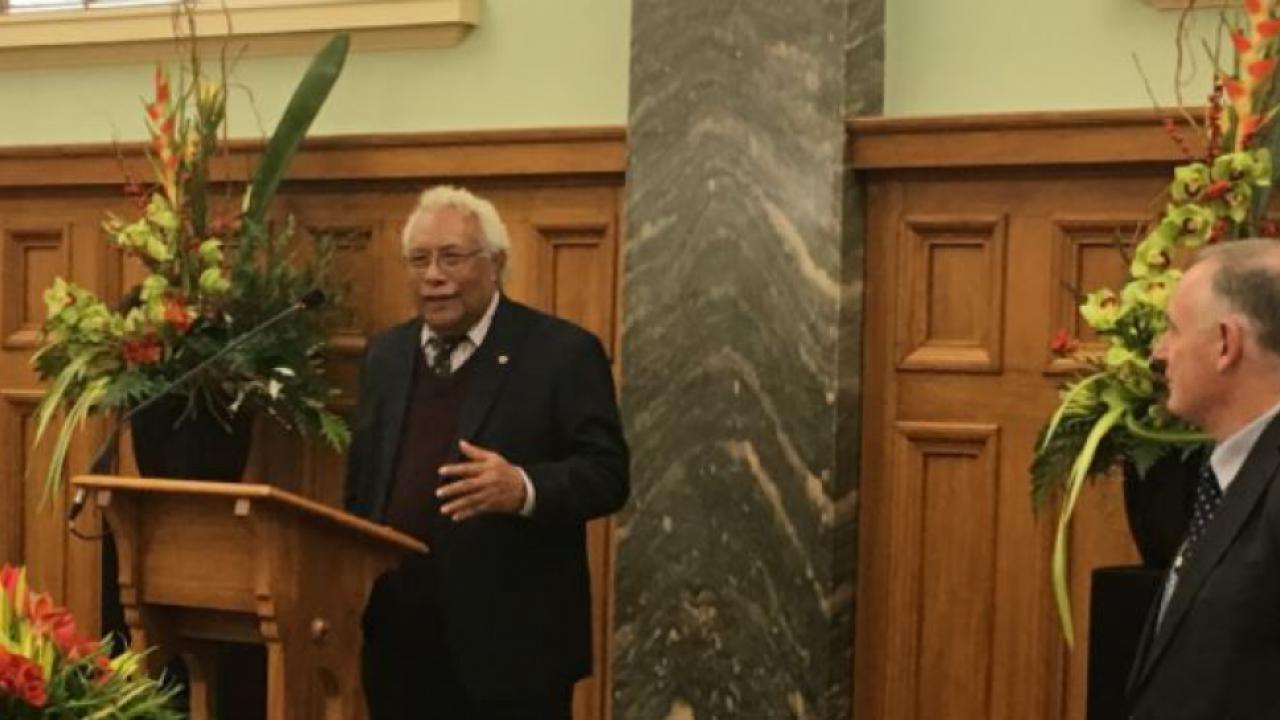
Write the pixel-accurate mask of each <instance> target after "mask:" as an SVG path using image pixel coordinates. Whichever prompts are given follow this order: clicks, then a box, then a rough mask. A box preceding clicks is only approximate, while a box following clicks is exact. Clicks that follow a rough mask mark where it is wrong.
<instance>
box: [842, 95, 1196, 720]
mask: <svg viewBox="0 0 1280 720" xmlns="http://www.w3.org/2000/svg"><path fill="white" fill-rule="evenodd" d="M1160 120H1161V118H1160V117H1159V116H1157V115H1153V114H1145V115H1143V116H1140V115H1139V114H1134V113H1120V114H1115V115H1112V114H1093V115H1081V116H1062V115H1058V114H1045V115H1039V116H1018V117H1013V118H955V119H924V120H911V121H893V120H885V119H877V120H871V121H862V120H858V121H854V122H853V123H851V133H852V135H851V143H850V158H851V161H852V162H853V164H854V167H855V169H857V170H860V171H862V173H863V177H864V179H865V181H866V184H867V199H868V215H869V216H868V221H867V227H868V243H867V249H866V262H867V268H866V277H867V281H866V286H865V292H866V312H865V323H866V325H865V328H866V330H865V340H864V348H865V357H864V374H863V383H862V387H863V392H864V393H865V394H864V403H863V422H864V436H863V453H864V455H863V465H862V483H861V486H860V500H861V503H862V512H861V516H860V517H861V525H860V543H859V546H860V557H859V561H858V568H857V571H858V572H857V575H858V580H859V586H858V603H857V609H858V617H857V621H856V622H857V630H856V635H855V637H856V643H857V647H856V652H855V657H856V667H855V681H854V704H855V716H856V717H874V718H879V719H883V720H916V719H917V718H920V719H923V718H931V717H937V716H944V717H951V716H955V717H962V716H963V717H984V718H991V719H992V720H995V719H1000V720H1023V719H1024V718H1028V717H1035V718H1044V719H1046V720H1082V718H1083V717H1084V702H1085V677H1086V666H1085V659H1086V656H1087V651H1088V644H1087V632H1088V627H1087V625H1088V623H1087V619H1088V618H1087V613H1088V607H1087V599H1088V592H1089V578H1090V573H1091V572H1092V569H1093V568H1095V567H1097V566H1100V565H1108V564H1128V563H1132V562H1133V560H1134V559H1135V557H1136V556H1135V553H1134V550H1133V548H1132V546H1131V544H1130V541H1129V540H1128V533H1127V529H1126V528H1125V526H1124V519H1123V511H1122V509H1121V507H1120V503H1119V500H1120V498H1119V489H1118V487H1117V485H1115V484H1109V483H1106V482H1102V483H1098V484H1095V485H1092V486H1091V487H1090V488H1089V489H1088V491H1087V492H1086V493H1085V494H1084V495H1083V496H1082V497H1081V504H1080V506H1079V509H1078V511H1077V514H1076V523H1075V525H1074V526H1073V530H1072V534H1071V566H1070V570H1069V572H1070V574H1071V578H1072V591H1073V592H1072V594H1073V598H1074V600H1075V611H1076V622H1077V645H1076V650H1075V651H1074V652H1068V651H1067V649H1066V646H1065V644H1064V643H1063V641H1062V639H1061V636H1060V630H1059V628H1058V625H1057V621H1056V617H1055V615H1054V610H1053V603H1052V598H1051V593H1050V588H1049V582H1048V577H1049V555H1050V547H1051V543H1052V531H1053V525H1054V522H1055V519H1056V518H1055V514H1054V512H1053V509H1052V508H1051V509H1050V510H1049V512H1046V513H1043V514H1040V515H1033V514H1032V512H1031V508H1030V502H1029V478H1028V472H1027V470H1028V467H1029V464H1030V460H1031V456H1032V452H1033V448H1034V443H1035V438H1036V433H1037V431H1038V430H1039V428H1040V426H1041V424H1042V423H1043V422H1044V420H1045V418H1046V417H1047V416H1048V413H1049V412H1050V411H1051V409H1052V408H1053V405H1054V403H1055V401H1056V398H1057V387H1058V385H1059V384H1060V383H1061V382H1063V381H1064V380H1065V379H1066V378H1067V377H1068V376H1067V375H1066V374H1065V373H1067V372H1068V371H1069V370H1071V368H1069V367H1067V366H1065V365H1057V364H1055V363H1053V362H1052V359H1051V355H1050V353H1049V350H1048V344H1049V341H1050V339H1051V338H1052V336H1053V333H1054V331H1055V330H1056V329H1057V328H1058V327H1062V326H1066V327H1068V328H1069V329H1073V330H1076V331H1078V330H1079V325H1078V323H1077V322H1076V321H1075V319H1074V314H1075V300H1074V298H1073V297H1072V296H1071V293H1070V291H1068V290H1066V289H1065V288H1064V283H1065V284H1074V285H1083V286H1086V287H1085V288H1084V289H1093V288H1094V287H1096V286H1101V285H1107V284H1112V283H1114V282H1115V281H1116V280H1117V279H1119V278H1120V277H1122V276H1123V272H1124V260H1123V257H1122V256H1121V255H1120V253H1117V252H1115V250H1114V248H1113V247H1112V245H1113V237H1114V236H1115V235H1117V234H1119V235H1120V236H1122V237H1123V238H1125V239H1127V238H1128V237H1132V236H1134V235H1135V234H1136V233H1137V231H1138V229H1139V228H1140V227H1141V226H1142V225H1143V224H1144V223H1145V221H1146V219H1147V218H1149V217H1150V216H1151V212H1152V208H1153V207H1154V206H1153V205H1152V200H1153V198H1158V197H1159V192H1160V190H1161V188H1163V187H1165V186H1166V185H1167V183H1168V177H1169V175H1168V173H1169V168H1170V163H1171V162H1172V161H1174V160H1176V159H1177V157H1178V156H1177V153H1176V149H1175V148H1172V147H1169V148H1167V149H1165V148H1163V146H1162V145H1158V144H1155V143H1152V142H1150V141H1149V140H1150V137H1147V138H1146V139H1143V136H1144V133H1149V134H1151V135H1153V136H1155V137H1157V138H1159V140H1160V142H1164V135H1163V133H1162V132H1161V130H1160V128H1159V124H1160ZM1050 140H1052V142H1050ZM957 146H965V147H961V148H959V149H957ZM1029 148H1034V151H1029V150H1028V149H1029ZM1112 153H1114V154H1112ZM982 217H985V218H988V221H987V225H989V224H990V220H989V219H990V218H1001V219H1003V222H1004V235H1005V238H1006V245H1005V248H1004V259H1003V264H1002V267H1001V269H1000V270H999V271H994V270H990V271H989V270H986V269H985V268H986V267H987V266H985V265H983V268H984V269H982V270H978V269H977V268H978V267H979V265H980V263H971V265H972V267H969V266H966V264H965V262H963V261H957V260H956V258H955V257H954V256H953V257H952V258H944V261H943V262H942V263H940V264H939V263H934V264H933V265H932V267H931V266H930V264H929V262H928V261H927V260H922V259H921V258H923V257H926V256H927V254H926V253H925V252H924V251H923V250H922V249H921V248H922V246H926V245H928V244H929V243H928V242H927V240H928V238H929V236H930V233H931V232H932V233H933V234H934V236H937V234H938V232H939V231H938V230H937V228H939V227H941V228H943V230H944V231H945V229H946V223H947V221H951V222H954V221H955V220H956V218H961V219H964V218H969V219H970V220H971V221H972V220H973V219H974V218H982ZM939 219H940V220H942V221H943V222H938V221H939ZM920 220H925V221H930V220H932V221H933V222H932V224H930V223H929V222H925V223H924V231H923V232H914V231H913V230H912V229H911V225H912V223H916V224H917V225H919V221H920ZM971 224H977V225H982V223H973V222H971ZM970 234H971V235H976V234H975V233H970ZM944 237H945V235H944ZM941 247H944V248H945V247H946V246H941ZM912 253H914V255H915V256H914V258H913V257H912ZM993 266H994V264H993ZM939 268H940V269H941V276H942V277H941V279H939ZM956 276H960V278H961V279H963V282H958V279H957V277H956ZM998 278H1002V281H1003V283H1004V296H1003V300H1002V302H1001V307H1000V308H996V307H995V305H994V304H989V303H982V304H981V309H979V310H977V311H976V312H978V313H981V314H983V315H985V317H984V319H983V320H973V321H969V320H967V319H966V318H969V317H973V315H972V314H970V315H964V314H956V313H955V312H954V309H953V308H951V307H949V306H947V304H946V302H945V301H941V302H942V303H943V309H944V310H945V312H948V313H952V314H951V315H949V316H944V317H946V318H947V319H946V320H945V322H942V323H935V324H934V325H932V326H930V325H929V324H928V323H927V322H925V323H923V324H916V325H914V326H913V325H912V322H913V321H914V318H913V317H911V316H910V314H911V313H912V312H913V311H914V312H916V313H917V314H916V316H915V317H919V309H921V308H924V309H926V311H927V309H928V308H930V306H933V307H937V306H938V305H939V302H940V301H938V300H936V299H934V298H945V297H948V296H954V297H957V298H960V299H962V300H963V299H965V298H964V296H963V293H964V292H965V291H967V292H969V293H970V294H972V295H975V296H982V297H984V298H986V297H988V295H987V293H988V292H989V290H990V281H991V280H992V279H998ZM965 312H971V311H969V310H965ZM1000 313H1003V330H1004V332H1003V342H1002V343H1001V344H1000V345H999V346H997V350H996V352H997V354H996V355H995V356H994V357H995V359H996V360H998V363H999V364H998V365H995V366H994V367H992V368H991V369H988V370H986V371H984V372H978V373H975V372H971V371H966V370H965V369H964V368H963V363H960V364H957V363H954V362H952V363H949V364H948V363H936V364H934V365H933V366H931V367H925V368H916V367H909V365H910V364H909V363H904V364H903V365H902V366H901V367H900V366H899V362H900V361H901V360H903V359H904V358H906V357H910V356H911V353H912V352H913V351H916V350H917V349H918V348H919V347H929V345H930V342H921V341H920V339H921V338H925V339H928V338H930V336H931V335H930V334H931V333H932V335H934V336H940V337H942V338H945V339H947V340H950V341H952V342H954V341H955V338H957V337H959V338H961V339H969V340H971V339H972V338H973V337H976V335H977V333H974V332H955V331H954V329H955V328H961V329H965V330H966V331H967V330H970V329H972V328H976V327H979V325H980V323H981V322H985V321H991V322H995V321H997V319H998V315H999V314H1000ZM926 314H927V313H926ZM957 318H960V319H957ZM921 327H923V328H924V330H923V331H921V330H920V329H919V328H921ZM931 327H933V328H938V327H943V328H948V329H949V330H948V332H935V331H934V330H931V329H930V328H931ZM904 331H906V332H905V333H904ZM912 331H914V332H915V335H912V334H911V332H912ZM904 334H905V336H906V337H907V338H909V339H914V340H915V342H914V343H912V342H907V343H901V344H900V343H899V342H898V341H899V340H900V339H901V338H902V337H903V335H904ZM1083 339H1084V340H1085V341H1086V342H1089V341H1090V338H1089V336H1088V335H1087V334H1084V337H1083ZM933 344H934V345H942V346H943V347H945V344H943V343H938V342H933ZM975 345H979V344H978V343H973V342H970V343H969V346H970V348H972V347H974V346H975ZM920 423H926V424H927V423H944V424H951V425H973V426H983V425H989V426H993V427H998V428H999V429H1000V431H999V452H998V453H996V455H995V459H994V461H993V464H992V465H991V466H990V468H991V469H989V471H988V472H989V475H988V476H987V478H986V479H987V480H988V482H989V483H990V488H991V494H990V495H988V496H986V498H985V499H987V500H990V501H991V502H992V503H993V506H992V507H991V508H989V509H988V510H989V512H987V511H986V510H984V511H982V512H979V513H978V519H977V520H975V522H974V524H973V526H970V525H968V524H965V523H960V522H958V521H955V519H954V518H952V517H950V516H941V519H938V518H939V517H940V516H939V514H938V513H936V512H934V511H932V510H931V508H932V507H933V506H932V505H931V504H930V503H931V502H932V501H931V500H930V498H929V497H928V495H927V493H921V492H918V491H916V489H917V488H918V487H919V483H917V482H916V481H915V480H914V479H913V478H915V477H916V475H918V473H916V474H914V475H913V471H911V470H910V468H911V467H915V468H918V467H919V463H920V462H922V461H920V460H919V457H918V456H919V454H920V453H918V452H917V451H916V450H914V449H912V444H911V443H910V442H906V444H905V448H907V449H904V442H905V441H903V440H901V439H900V437H899V436H898V430H899V428H902V427H907V428H910V427H914V426H917V425H918V424H920ZM904 454H905V457H907V458H909V459H911V462H909V463H907V465H908V466H909V468H908V469H907V470H904V469H903V468H902V465H903V463H904V462H906V461H903V460H901V458H902V457H903V456H904ZM911 463H916V464H915V465H911ZM940 467H943V466H940ZM945 474H946V473H945V472H944V475H945ZM961 474H962V473H961ZM957 476H958V475H957ZM965 499H970V498H965ZM963 502H964V499H957V500H955V501H954V504H956V505H957V506H958V505H960V504H962V503H963ZM984 513H985V514H984ZM929 518H934V519H933V520H930V519H929ZM987 522H990V523H991V527H990V530H991V532H992V534H993V536H994V545H993V546H992V547H994V551H993V552H994V563H993V564H991V565H989V566H985V565H984V566H985V567H990V568H992V570H991V573H992V575H991V577H992V578H993V579H992V581H991V582H990V583H988V582H986V579H985V576H984V575H982V574H980V573H979V574H971V575H970V577H971V578H972V581H971V583H970V584H969V585H966V586H964V589H965V591H966V592H969V593H972V594H974V595H976V596H979V597H983V596H985V600H986V602H987V603H989V607H990V609H989V615H988V616H986V617H989V618H990V622H991V640H990V642H989V643H985V644H984V643H980V642H968V641H965V642H964V643H963V644H964V647H965V648H966V649H967V650H972V652H971V653H970V654H968V655H966V656H965V657H963V658H962V657H960V655H961V654H962V653H960V652H958V651H952V652H950V653H948V652H935V651H932V650H930V649H929V648H931V647H934V646H944V645H945V643H948V642H957V641H956V634H957V633H963V632H965V631H966V630H965V626H964V622H962V621H957V622H958V625H957V626H952V624H951V621H950V620H948V621H947V622H942V621H932V622H931V621H930V620H929V617H930V616H929V611H928V610H927V608H928V607H929V606H930V604H931V603H932V604H935V605H936V604H938V603H942V602H943V601H944V598H946V597H948V596H947V592H946V590H945V589H944V588H943V585H944V584H945V583H946V582H947V581H948V579H949V578H951V577H952V576H951V575H949V574H948V573H949V570H950V567H949V566H929V565H928V564H927V562H926V564H925V565H924V566H919V565H913V564H912V563H915V562H916V560H917V557H916V556H913V555H912V552H914V551H912V550H910V549H911V548H913V547H925V548H930V549H932V548H944V550H936V551H935V552H938V553H940V554H945V553H947V552H952V548H955V549H956V550H955V551H957V552H962V553H963V552H964V549H965V548H973V547H975V543H974V540H973V538H974V537H975V536H974V533H979V532H980V530H981V527H983V526H984V523H987ZM912 523H917V524H918V527H920V528H921V535H920V536H919V537H920V538H922V540H919V541H916V542H915V543H914V544H913V543H912V542H911V541H910V538H911V537H912V536H911V534H910V533H905V534H904V533H903V531H902V528H903V527H911V526H912ZM895 529H896V534H895ZM978 537H980V538H982V539H983V540H985V539H986V537H987V536H985V535H978ZM904 547H906V548H907V549H908V552H907V553H906V554H905V556H904V555H903V552H902V548H904ZM973 565H974V562H970V563H969V567H970V569H972V566H973ZM911 567H924V568H926V569H924V570H921V571H920V572H921V576H920V577H918V578H917V579H915V580H910V579H904V577H905V576H904V572H905V571H904V570H903V568H911ZM930 567H932V568H933V570H932V571H931V572H930V571H929V570H928V568H930ZM927 577H932V578H934V580H935V582H934V585H932V586H930V585H929V584H928V580H926V578H927ZM911 582H914V583H915V586H914V587H915V589H914V590H913V591H912V592H915V593H916V594H917V595H918V596H919V597H920V598H921V602H922V603H923V604H922V605H921V604H912V603H913V601H912V600H911V597H912V596H911V595H910V593H908V595H907V599H906V600H905V601H902V600H900V594H899V592H898V589H899V587H900V586H901V587H907V588H908V589H910V588H911V587H912V586H911V585H910V583H911ZM990 588H995V590H990ZM903 604H905V605H906V606H907V608H903V607H901V605H903ZM962 620H963V618H962ZM969 622H970V623H971V624H972V623H977V625H978V626H981V622H982V621H981V619H980V620H978V621H975V620H973V619H972V618H970V620H969ZM912 633H914V634H915V635H914V639H911V638H912V637H913V636H912ZM940 643H942V644H944V645H939V644H940ZM921 672H926V673H932V676H931V677H933V678H935V679H933V680H930V681H928V682H926V681H924V680H923V679H922V678H921V677H920V675H919V673H921ZM960 675H963V676H965V677H971V678H974V679H975V682H978V683H980V682H981V680H982V679H983V678H989V679H990V686H989V690H987V691H986V693H987V694H986V696H985V697H986V698H988V699H989V705H988V706H986V707H981V697H982V696H980V694H978V693H977V692H976V691H975V689H974V688H966V689H964V690H962V691H960V692H958V693H949V694H948V693H942V692H939V691H938V690H937V688H938V687H945V685H946V682H947V680H946V678H950V677H955V676H960ZM937 678H943V679H942V680H938V679H937ZM948 699H951V700H956V701H963V702H964V703H967V704H968V706H967V707H966V708H964V709H963V710H960V709H958V708H957V709H954V710H953V709H952V708H951V706H949V705H945V703H946V702H947V701H948ZM944 707H945V708H946V709H945V710H939V708H944ZM939 713H941V715H939Z"/></svg>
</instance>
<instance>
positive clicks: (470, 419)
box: [458, 296, 529, 442]
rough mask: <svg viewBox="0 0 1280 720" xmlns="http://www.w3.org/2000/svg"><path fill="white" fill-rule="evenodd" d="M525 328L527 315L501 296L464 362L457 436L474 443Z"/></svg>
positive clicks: (515, 355) (527, 322)
mask: <svg viewBox="0 0 1280 720" xmlns="http://www.w3.org/2000/svg"><path fill="white" fill-rule="evenodd" d="M528 329H529V319H528V315H527V314H526V313H524V312H521V307H520V306H519V305H517V304H515V303H513V302H511V301H510V300H508V299H507V298H506V297H505V296H503V297H501V298H500V299H499V300H498V307H497V309H496V310H495V311H494V314H493V324H491V325H490V326H489V332H488V334H486V335H485V338H484V342H483V343H481V345H480V347H479V348H476V351H475V353H473V354H472V356H471V359H469V360H468V361H467V364H468V365H470V366H471V369H470V373H471V376H470V379H469V381H468V382H469V385H468V388H467V396H466V398H465V399H464V400H463V403H462V412H461V414H460V416H459V417H458V437H460V438H462V439H464V440H469V441H471V442H475V437H476V433H477V431H479V430H480V427H481V426H482V425H483V424H484V420H485V418H486V417H488V415H489V410H490V409H491V408H492V407H493V402H494V400H495V399H497V397H498V392H499V390H501V389H502V384H503V382H504V381H506V379H507V374H508V371H509V368H510V366H511V364H512V363H513V362H514V360H515V359H516V357H517V354H518V351H519V350H520V343H521V341H522V340H523V339H524V335H525V333H526V332H527V331H528Z"/></svg>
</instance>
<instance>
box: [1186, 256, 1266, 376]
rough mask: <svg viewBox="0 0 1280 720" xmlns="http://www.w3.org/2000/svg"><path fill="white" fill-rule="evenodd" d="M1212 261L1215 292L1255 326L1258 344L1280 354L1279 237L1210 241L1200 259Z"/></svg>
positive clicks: (1254, 330) (1200, 260) (1198, 259)
mask: <svg viewBox="0 0 1280 720" xmlns="http://www.w3.org/2000/svg"><path fill="white" fill-rule="evenodd" d="M1204 261H1213V262H1215V263H1216V265H1217V267H1215V268H1214V273H1213V292H1214V294H1215V295H1217V296H1218V297H1219V298H1221V299H1222V300H1224V301H1226V303H1227V305H1228V306H1230V307H1231V308H1232V309H1233V310H1235V311H1237V312H1239V313H1241V314H1243V315H1244V316H1245V318H1246V319H1247V320H1248V322H1249V324H1250V325H1251V326H1252V329H1253V332H1254V335H1255V336H1256V337H1257V338H1258V344H1259V345H1261V346H1262V347H1263V349H1265V350H1266V351H1267V352H1269V353H1271V354H1272V355H1276V356H1280V241H1276V240H1272V239H1267V238H1250V239H1246V240H1235V241H1231V242H1224V243H1221V244H1219V245H1211V246H1209V247H1206V248H1205V249H1204V250H1202V251H1201V252H1200V254H1199V256H1198V257H1197V262H1204Z"/></svg>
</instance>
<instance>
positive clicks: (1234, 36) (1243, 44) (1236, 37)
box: [1231, 30, 1253, 53]
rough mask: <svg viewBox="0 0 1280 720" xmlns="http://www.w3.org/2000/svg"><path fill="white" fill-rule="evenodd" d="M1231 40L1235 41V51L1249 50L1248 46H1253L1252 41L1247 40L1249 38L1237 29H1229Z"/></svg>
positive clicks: (1244, 51)
mask: <svg viewBox="0 0 1280 720" xmlns="http://www.w3.org/2000/svg"><path fill="white" fill-rule="evenodd" d="M1231 42H1233V43H1235V46H1236V52H1238V53H1246V52H1249V48H1251V47H1253V43H1252V42H1250V41H1249V38H1247V37H1245V35H1244V33H1242V32H1240V31H1239V30H1233V31H1231Z"/></svg>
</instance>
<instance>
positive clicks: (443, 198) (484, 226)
mask: <svg viewBox="0 0 1280 720" xmlns="http://www.w3.org/2000/svg"><path fill="white" fill-rule="evenodd" d="M443 207H451V208H457V209H458V210H461V211H463V212H465V213H468V214H470V215H472V216H473V217H475V219H476V221H477V222H479V223H480V241H481V242H482V243H483V244H484V248H485V250H487V251H489V252H490V253H496V252H502V253H506V252H507V251H508V250H509V249H510V248H511V239H510V237H508V235H507V226H506V225H505V224H504V223H503V222H502V217H501V216H499V215H498V210H497V209H496V208H494V206H493V203H491V202H489V201H488V200H485V199H484V198H482V197H479V196H477V195H473V194H471V193H470V192H469V191H467V190H464V189H463V188H460V187H454V186H452V185H437V186H435V187H432V188H427V189H426V190H424V191H423V192H422V194H421V195H419V196H418V205H417V206H416V207H415V208H414V209H413V212H411V213H409V218H408V219H407V220H405V222H404V229H403V230H401V231H400V251H401V252H402V253H403V254H404V255H406V256H407V255H408V254H409V233H410V231H411V230H412V229H413V224H414V223H415V222H417V220H418V218H419V217H421V216H422V215H424V214H426V213H429V212H432V211H434V210H439V209H440V208H443Z"/></svg>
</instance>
